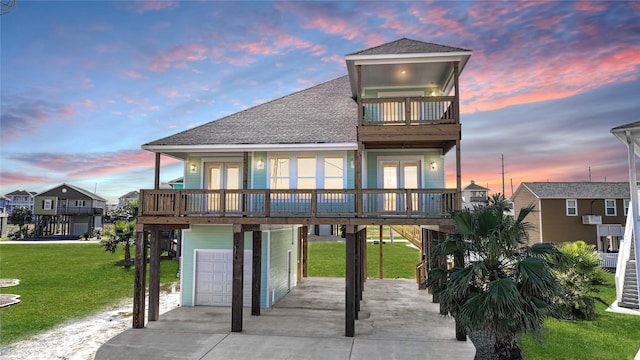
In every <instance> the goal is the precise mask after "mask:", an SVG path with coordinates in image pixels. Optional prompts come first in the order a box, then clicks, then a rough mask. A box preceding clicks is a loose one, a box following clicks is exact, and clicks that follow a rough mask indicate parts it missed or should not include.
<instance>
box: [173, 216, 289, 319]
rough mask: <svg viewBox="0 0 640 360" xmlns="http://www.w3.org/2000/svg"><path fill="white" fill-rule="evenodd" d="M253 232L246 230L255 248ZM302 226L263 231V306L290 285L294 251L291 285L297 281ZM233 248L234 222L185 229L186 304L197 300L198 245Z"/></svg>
mask: <svg viewBox="0 0 640 360" xmlns="http://www.w3.org/2000/svg"><path fill="white" fill-rule="evenodd" d="M252 238H253V237H252V234H251V232H247V233H245V234H244V246H245V250H252V249H253V244H252V243H253V240H252ZM297 244H298V227H297V226H286V227H279V228H275V229H272V230H265V231H263V232H262V255H261V256H262V279H261V282H262V288H261V291H260V306H261V307H268V306H271V305H272V304H273V303H274V302H275V301H278V300H280V299H281V298H282V297H283V296H285V295H286V294H287V293H288V291H289V289H288V285H289V283H288V275H289V272H288V271H287V262H288V252H289V251H291V256H292V259H291V260H292V268H291V275H290V276H291V286H292V287H293V286H295V285H296V279H297V276H296V275H297V274H296V271H297V266H296V261H297V260H296V259H297V258H298V253H297V251H298V250H297ZM232 248H233V226H232V225H192V226H191V230H187V231H183V233H182V259H181V265H180V269H181V271H180V282H181V301H182V305H183V306H193V304H194V301H195V299H194V283H195V279H194V271H195V250H196V249H222V250H232Z"/></svg>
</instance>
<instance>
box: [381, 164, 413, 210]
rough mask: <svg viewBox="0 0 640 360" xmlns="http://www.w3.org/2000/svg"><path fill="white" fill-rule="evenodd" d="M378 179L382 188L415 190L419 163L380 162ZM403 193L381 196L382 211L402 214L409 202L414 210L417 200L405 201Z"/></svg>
mask: <svg viewBox="0 0 640 360" xmlns="http://www.w3.org/2000/svg"><path fill="white" fill-rule="evenodd" d="M380 172H381V174H380V177H381V178H382V188H383V189H385V190H393V189H417V188H419V187H420V186H419V184H420V162H419V161H415V160H397V161H382V162H381V163H380ZM404 194H405V193H404V191H402V192H400V191H398V192H393V191H390V192H385V193H384V195H383V200H382V201H383V209H384V211H385V212H398V213H404V212H405V211H406V209H407V201H411V205H412V207H413V208H414V209H416V206H417V204H418V202H417V198H414V199H405V196H404Z"/></svg>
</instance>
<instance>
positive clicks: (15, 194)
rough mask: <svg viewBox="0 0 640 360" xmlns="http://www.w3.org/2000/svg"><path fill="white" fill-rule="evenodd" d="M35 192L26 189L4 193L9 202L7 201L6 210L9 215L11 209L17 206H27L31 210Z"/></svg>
mask: <svg viewBox="0 0 640 360" xmlns="http://www.w3.org/2000/svg"><path fill="white" fill-rule="evenodd" d="M37 194H38V193H37V192H33V191H27V190H15V191H12V192H10V193H8V194H5V195H4V196H6V197H7V198H8V199H9V203H7V212H8V213H9V215H11V213H12V212H13V209H15V208H17V207H27V208H28V209H29V210H31V212H33V200H34V197H35V196H36V195H37Z"/></svg>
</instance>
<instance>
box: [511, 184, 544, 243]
mask: <svg viewBox="0 0 640 360" xmlns="http://www.w3.org/2000/svg"><path fill="white" fill-rule="evenodd" d="M529 204H534V205H535V208H534V211H533V212H531V213H530V214H529V215H528V216H527V217H526V219H525V221H527V222H528V223H530V224H531V226H532V227H533V228H532V229H530V230H529V244H536V243H539V242H543V241H547V240H546V239H543V237H542V234H541V232H540V213H541V212H542V209H541V204H540V203H539V201H538V198H537V197H536V196H535V195H533V194H532V193H531V191H529V189H527V188H526V187H522V190H520V191H519V192H518V193H517V194H516V196H515V197H514V198H513V210H514V213H515V216H516V217H518V216H519V215H520V210H521V209H522V208H524V207H527V206H529Z"/></svg>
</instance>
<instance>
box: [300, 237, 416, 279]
mask: <svg viewBox="0 0 640 360" xmlns="http://www.w3.org/2000/svg"><path fill="white" fill-rule="evenodd" d="M407 245H408V243H407V242H395V243H393V244H391V243H389V242H386V243H385V244H384V245H382V247H383V258H382V265H383V270H384V271H383V273H384V278H386V279H393V278H407V279H412V278H415V276H416V265H417V264H418V262H420V252H419V251H418V250H417V249H416V248H413V247H410V246H407ZM379 260H380V245H379V244H374V243H367V276H368V277H370V278H377V277H379V265H378V264H379V263H380V261H379ZM345 261H346V260H345V243H344V242H310V243H309V276H318V277H344V276H345Z"/></svg>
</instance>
